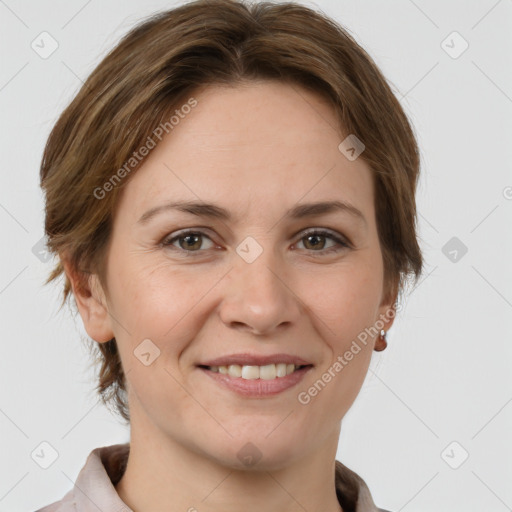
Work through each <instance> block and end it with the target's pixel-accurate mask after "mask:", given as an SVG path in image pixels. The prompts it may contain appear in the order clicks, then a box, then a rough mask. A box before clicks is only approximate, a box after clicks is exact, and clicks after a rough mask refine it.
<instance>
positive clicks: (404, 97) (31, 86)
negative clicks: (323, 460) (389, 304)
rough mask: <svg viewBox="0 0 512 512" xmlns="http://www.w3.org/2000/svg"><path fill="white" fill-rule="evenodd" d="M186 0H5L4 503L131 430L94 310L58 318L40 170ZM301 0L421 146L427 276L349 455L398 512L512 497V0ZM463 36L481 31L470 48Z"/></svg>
mask: <svg viewBox="0 0 512 512" xmlns="http://www.w3.org/2000/svg"><path fill="white" fill-rule="evenodd" d="M177 3H180V2H170V1H156V0H153V1H144V2H143V1H142V0H128V1H127V0H124V1H122V2H121V1H120V0H110V1H102V2H100V1H99V0H89V1H69V0H68V1H64V0H59V1H52V2H49V1H40V2H35V1H32V2H21V1H16V0H0V51H1V63H2V66H1V70H0V108H1V113H2V115H1V124H0V129H1V133H0V141H1V173H0V176H1V186H0V226H1V229H2V251H1V254H0V258H1V260H0V262H1V268H2V271H1V274H0V315H1V326H2V335H3V336H2V342H1V343H2V345H1V346H2V357H0V365H1V366H0V373H1V376H2V385H1V386H0V431H1V435H0V446H1V456H0V512H7V511H10V512H16V511H29V510H31V509H32V510H35V509H36V507H41V506H43V505H46V504H48V503H50V502H53V501H55V500H57V499H60V498H61V497H62V496H63V495H64V494H65V492H67V491H68V490H69V489H70V488H71V487H72V485H73V482H74V479H75V478H76V475H77V473H78V471H79V470H80V468H81V467H82V466H83V464H84V462H85V459H86V457H87V455H88V454H89V452H90V451H91V450H92V449H93V448H96V447H98V446H104V445H108V444H113V443H118V442H126V441H128V439H129V432H128V430H127V429H126V428H124V427H122V426H121V425H120V424H119V422H118V420H117V418H116V417H115V416H113V415H112V414H111V413H110V412H109V411H108V410H107V409H106V408H105V407H103V406H101V405H99V404H98V399H97V398H96V396H95V394H94V392H93V387H94V385H95V383H96V381H95V379H94V369H93V368H91V367H90V360H89V357H88V355H87V351H86V350H85V347H84V344H83V343H82V342H81V341H80V337H81V336H86V334H85V331H84V329H83V326H82V323H81V319H80V318H79V317H76V318H73V317H72V315H71V314H70V313H69V312H68V309H67V308H66V309H63V311H62V312H60V313H58V312H57V309H58V304H59V298H60V297H59V293H60V289H59V288H58V287H57V285H54V286H47V287H44V286H43V284H42V283H43V281H44V279H45V278H46V276H47V274H48V272H49V271H50V268H51V264H52V261H51V260H50V261H47V262H45V261H41V259H39V258H38V257H36V255H35V254H34V252H33V247H34V246H37V244H38V242H39V241H40V240H41V238H42V236H43V200H42V194H41V192H40V190H39V184H38V182H39V176H38V169H39V164H40V159H41V155H42V150H43V146H44V143H45V141H46V138H47V136H48V134H49V131H50V129H51V127H52V126H53V124H54V122H55V121H56V119H57V116H58V114H59V113H60V111H61V110H62V109H63V108H64V107H65V106H66V105H67V104H68V102H69V101H70V100H71V98H72V96H73V95H74V94H75V93H76V92H77V91H78V88H79V87H80V85H81V80H83V79H85V78H86V77H87V75H88V74H89V73H90V72H91V71H92V70H93V68H94V67H95V66H96V64H97V63H99V61H100V60H101V58H102V57H103V56H104V55H105V54H106V53H107V51H108V50H110V49H111V48H112V47H113V45H114V44H115V43H116V42H117V41H118V40H119V38H120V37H121V36H122V35H123V34H124V33H126V31H127V30H129V29H130V28H131V27H132V26H133V25H134V24H135V23H136V22H138V21H140V20H141V18H142V17H144V16H146V15H148V14H151V13H153V12H155V11H157V10H161V9H167V8H170V7H172V6H173V5H176V4H177ZM301 3H305V4H306V5H309V6H313V7H315V6H318V7H319V8H320V9H321V10H323V11H324V12H326V13H327V14H329V15H331V16H332V17H334V18H336V19H337V20H338V21H339V22H341V23H342V24H343V25H344V26H345V27H346V28H347V29H349V30H350V31H351V33H352V34H353V35H354V36H355V37H356V39H357V40H358V41H359V42H360V44H362V46H363V47H364V48H365V49H367V51H368V52H369V53H370V55H371V56H372V57H373V58H374V59H375V61H376V63H377V64H378V65H379V66H380V68H381V69H382V71H383V72H384V74H385V75H386V77H387V78H388V80H389V81H390V83H391V84H392V85H393V87H394V90H395V92H396V94H397V95H398V97H399V98H400V100H401V104H402V105H403V107H404V108H405V110H406V112H407V113H408V115H409V117H410V118H411V120H412V122H413V124H414V126H415V130H416V133H417V136H418V139H419V143H420V146H421V150H422V173H423V174H422V177H421V182H420V186H419V190H418V208H419V212H420V230H419V231H420V237H421V246H422V249H423V251H424V256H425V259H426V268H425V274H424V276H423V280H422V283H421V284H420V286H419V287H418V288H417V289H416V290H415V291H414V292H413V293H412V294H411V295H410V296H409V298H408V299H407V301H406V303H405V308H404V309H403V311H402V312H401V313H400V315H399V317H398V319H397V320H396V322H395V325H394V326H393V328H392V330H391V331H390V332H389V346H388V349H387V350H386V351H385V352H382V353H374V356H373V360H372V364H371V369H370V371H369V373H368V376H367V379H366V381H365V384H364V386H363V389H362V390H361V393H360V395H359V397H358V398H357V400H356V402H355V404H354V406H353V408H352V409H351V410H350V411H349V413H348V414H347V416H346V418H345V419H344V421H343V428H342V435H341V439H340V445H339V451H338V459H340V460H342V461H343V462H344V463H345V464H346V465H348V466H349V467H351V468H352V469H354V470H355V471H356V472H358V473H359V474H360V475H361V476H362V477H363V478H364V479H365V480H366V482H367V484H368V486H369V488H370V490H371V492H372V494H373V496H374V499H375V501H376V503H377V505H378V506H380V507H383V508H387V509H390V510H393V511H402V510H403V511H406V512H407V511H418V512H420V511H437V512H444V511H450V512H453V511H465V512H471V511H480V510H486V511H487V512H489V511H496V512H501V511H506V510H512V486H511V485H510V482H511V481H512V440H511V437H510V432H511V427H512V404H511V401H512V382H511V377H510V373H511V372H510V367H511V362H512V348H511V339H512V336H511V334H512V321H511V317H512V315H511V313H512V309H511V308H512V271H511V269H510V261H511V258H510V256H511V255H512V230H511V226H512V171H511V162H512V144H510V140H511V135H512V122H511V114H512V72H511V70H512V66H511V60H512V58H511V55H512V52H511V50H512V48H511V47H512V37H511V36H510V33H511V29H512V0H500V1H495V0H490V1H478V2H477V1H472V2H467V1H450V2H444V1H440V0H436V1H430V2H427V1H420V0H416V1H412V0H396V1H388V2H382V1H373V0H372V1H369V0H364V1H359V2H356V1H355V0H354V1H345V0H343V1H335V0H332V1H327V0H318V1H317V2H316V3H313V2H301ZM43 31H47V32H48V33H49V34H51V36H52V37H53V38H54V39H55V40H56V41H57V42H58V48H57V50H56V51H55V52H54V53H53V54H52V55H50V56H49V57H48V58H46V59H43V58H41V57H40V56H39V54H38V53H36V52H35V51H34V50H33V49H32V47H31V43H32V41H34V40H35V41H36V43H37V41H38V40H40V39H38V36H39V34H40V33H41V32H43ZM453 31H457V32H458V33H459V34H460V36H461V37H462V38H463V39H464V40H465V41H467V43H468V44H469V47H468V48H467V50H466V51H465V52H463V53H462V54H461V55H459V56H457V58H453V55H452V56H450V55H449V54H448V53H447V51H446V50H449V51H451V52H452V53H453V52H457V53H458V51H459V50H460V49H461V48H462V46H461V44H462V41H461V40H460V39H457V37H458V36H453V35H451V36H450V34H452V32H453ZM448 36H450V37H448ZM447 38H448V39H447ZM443 41H446V42H445V43H443ZM452 41H453V42H452ZM448 46H451V47H452V48H451V50H450V49H449V48H448ZM45 47H46V48H48V47H49V46H48V45H46V46H45ZM453 237H456V238H457V240H455V241H452V242H449V241H450V240H451V239H452V238H453ZM447 243H449V244H448V245H446V244H447ZM453 244H455V245H453ZM461 244H464V246H465V247H466V248H467V253H466V254H464V255H462V252H461V250H460V249H461V248H462V245H461ZM454 248H455V249H456V250H458V253H457V255H458V256H457V261H453V254H454V253H452V255H450V252H449V251H452V250H453V249H454ZM445 253H446V254H447V255H448V256H447V255H445ZM43 441H46V442H48V443H50V444H51V445H52V446H53V447H54V448H55V449H56V450H57V452H58V454H59V456H58V458H57V460H56V461H55V462H54V463H53V464H52V465H51V466H50V467H49V468H48V469H43V468H41V467H40V466H39V465H38V464H36V463H35V462H34V460H33V459H32V458H31V453H32V452H33V451H34V450H35V449H36V448H38V447H39V446H40V443H41V442H43ZM454 441H455V442H456V443H457V444H455V445H453V444H452V445H451V443H452V442H454ZM449 445H451V446H449ZM447 447H448V449H447ZM466 452H467V453H468V454H469V457H468V458H467V460H466V461H465V462H464V463H463V464H462V465H460V466H459V467H458V468H457V469H454V468H452V467H450V465H449V464H448V463H450V464H451V465H452V466H458V465H459V464H460V461H461V459H462V457H463V455H464V454H465V453H466Z"/></svg>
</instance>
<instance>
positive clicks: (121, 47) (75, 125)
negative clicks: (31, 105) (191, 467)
mask: <svg viewBox="0 0 512 512" xmlns="http://www.w3.org/2000/svg"><path fill="white" fill-rule="evenodd" d="M262 79H263V80H279V81H283V82H287V83H289V84H293V85H299V86H302V87H305V88H306V89H308V90H310V91H314V92H316V93H317V94H320V95H321V96H323V97H324V98H325V99H327V100H328V101H329V102H331V103H332V105H333V106H334V108H335V112H336V115H337V118H338V121H339V126H338V127H337V128H338V129H339V130H340V133H343V131H344V132H345V133H346V134H355V135H356V136H357V138H358V139H360V140H362V141H363V143H364V144H365V149H364V152H363V153H362V154H361V156H360V158H363V159H364V160H365V161H366V162H367V163H368V164H369V166H370V168H371V170H372V175H373V183H374V190H375V210H376V222H377V228H378V234H379V241H380V244H381V248H382V254H383V264H384V277H385V283H386V290H388V291H389V293H392V292H393V293H394V294H395V295H396V293H398V294H400V293H402V290H403V288H404V285H405V283H406V280H407V278H408V277H409V276H411V275H413V276H414V278H415V281H416V282H417V281H418V278H419V276H420V274H421V271H422V265H423V261H422V255H421V251H420V248H419V245H418V241H417V235H416V203H415V193H416V186H417V181H418V175H419V167H420V156H419V151H418V146H417V143H416V139H415V136H414V134H413V131H412V128H411V125H410V123H409V121H408V119H407V116H406V115H405V113H404V111H403V109H402V107H401V105H400V103H399V101H398V100H397V98H396V97H395V96H394V94H393V92H392V90H391V88H390V86H389V85H388V83H387V82H386V80H385V78H384V77H383V75H382V74H381V72H380V71H379V69H378V68H377V66H376V65H375V63H374V62H373V60H372V59H371V57H369V55H368V54H367V53H366V52H365V50H364V49H363V48H361V46H359V44H357V42H356V41H355V40H354V39H353V37H352V36H351V35H350V34H349V33H348V32H347V31H346V30H345V29H344V28H342V27H341V26H340V25H339V24H337V23H336V22H334V21H333V20H331V19H330V18H328V17H327V16H325V15H324V14H323V13H321V12H316V11H313V10H312V9H310V8H308V7H305V6H302V5H300V4H297V3H294V2H287V3H281V4H275V3H271V2H260V3H255V4H252V5H246V4H245V3H244V2H243V0H241V1H238V0H198V1H192V2H189V3H186V4H184V5H182V6H180V7H177V8H174V9H172V10H168V11H165V12H161V13H157V14H156V15H153V16H151V17H150V18H148V19H146V20H144V21H143V22H142V23H140V24H139V25H138V26H136V27H135V28H133V29H132V30H131V31H130V32H129V33H128V34H126V35H125V36H124V37H123V38H122V40H121V41H120V42H119V43H118V45H117V46H116V47H115V48H114V49H113V50H112V51H111V52H110V53H109V54H108V55H107V56H106V57H105V58H104V59H103V60H102V61H101V62H100V64H99V65H98V66H97V67H96V69H95V70H94V71H93V72H92V73H91V75H90V76H89V77H88V79H87V80H86V82H85V83H84V85H83V87H82V88H81V89H80V91H79V92H78V94H77V95H76V97H75V98H74V99H73V100H72V102H71V103H70V104H69V106H68V107H67V108H66V109H65V110H64V112H63V113H62V114H61V116H60V117H59V119H58V121H57V123H56V124H55V126H54V128H53V129H52V131H51V134H50V136H49V138H48V141H47V143H46V147H45V150H44V155H43V159H42V163H41V170H40V175H41V187H42V188H43V189H44V192H45V195H46V211H45V214H46V216H45V232H46V237H47V245H48V249H49V250H50V251H51V252H53V253H54V254H59V255H60V256H61V258H62V255H64V254H65V255H66V259H68V261H69V262H70V264H71V266H72V268H73V269H75V270H76V271H77V273H78V274H79V276H82V277H83V278H84V279H85V278H86V277H87V275H88V274H90V273H96V274H98V276H99V278H100V281H101V282H103V283H104V282H105V267H104V263H105V259H106V258H105V255H106V254H107V252H106V251H107V249H108V245H109V241H110V238H111V230H112V219H113V214H114V211H115V206H116V204H117V200H116V198H117V197H118V193H119V191H120V190H121V188H122V187H123V186H126V184H127V182H128V181H129V179H130V176H132V175H133V174H134V173H135V170H136V169H137V168H138V167H139V166H140V163H141V162H142V161H143V159H142V160H141V162H133V163H134V165H133V169H129V170H130V171H131V172H130V175H129V176H126V177H124V179H123V181H122V183H120V184H119V186H112V187H108V188H109V193H108V194H104V197H102V198H98V197H97V196H98V194H97V193H95V191H98V190H100V189H102V190H105V188H104V185H105V184H106V183H107V182H109V180H111V178H112V176H113V175H114V174H115V172H116V170H120V169H122V168H123V167H124V169H125V170H126V162H128V161H129V160H130V158H133V154H134V152H136V151H137V149H138V148H140V147H141V146H142V145H144V144H145V142H146V141H147V140H148V137H150V136H151V134H152V133H154V131H155V129H157V127H158V126H160V125H162V123H163V122H164V120H165V119H166V118H168V116H169V114H170V113H172V112H173V110H174V109H175V108H176V106H178V105H179V104H180V101H182V100H183V98H185V97H187V95H190V94H191V92H192V91H194V90H196V89H197V88H198V87H201V86H207V85H209V84H225V85H235V86H236V85H237V84H242V83H244V82H250V81H253V80H262ZM340 142H341V139H340ZM125 174H126V173H123V176H124V175H125ZM110 182H111V181H110ZM110 189H112V190H110ZM63 271H64V269H63V265H62V263H61V261H59V263H58V264H57V265H56V267H55V268H54V269H53V271H52V272H51V274H50V275H49V277H48V279H47V281H46V283H50V282H51V281H53V280H54V279H56V278H57V277H59V276H60V275H61V274H63ZM64 276H65V274H64ZM70 291H71V286H70V281H69V279H68V278H67V276H65V284H64V290H63V300H62V304H61V307H62V306H63V305H64V303H65V302H66V299H67V298H68V295H69V294H70ZM393 296H394V295H393ZM91 346H98V349H99V353H98V358H97V361H96V362H101V369H100V372H99V384H98V386H97V391H98V392H99V394H100V396H101V398H102V400H103V402H104V403H105V405H107V406H108V405H109V402H111V400H112V399H113V400H114V401H115V405H116V408H117V411H118V412H119V413H120V414H121V416H122V417H123V418H124V419H125V420H126V421H127V422H129V410H128V403H127V400H126V387H125V384H126V383H125V376H124V373H123V368H122V365H121V361H120V357H119V353H118V350H117V345H116V340H115V338H113V339H112V340H110V341H108V342H105V343H99V344H96V343H93V344H92V345H91Z"/></svg>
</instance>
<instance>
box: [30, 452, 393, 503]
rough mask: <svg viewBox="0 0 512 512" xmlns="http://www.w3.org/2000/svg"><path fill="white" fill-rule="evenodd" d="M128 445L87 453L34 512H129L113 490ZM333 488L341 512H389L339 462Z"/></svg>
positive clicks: (119, 476)
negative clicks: (63, 487)
mask: <svg viewBox="0 0 512 512" xmlns="http://www.w3.org/2000/svg"><path fill="white" fill-rule="evenodd" d="M129 452H130V444H129V443H125V444H114V445H110V446H102V447H99V448H95V449H94V450H92V451H91V453H90V454H89V456H88V457H87V460H86V462H85V465H84V466H83V467H82V469H81V470H80V472H79V473H78V476H77V479H76V481H75V485H74V486H73V488H72V489H71V490H70V491H69V492H68V493H67V494H65V495H64V497H63V498H62V499H61V500H59V501H56V502H54V503H51V504H50V505H46V506H45V507H43V508H41V509H39V510H38V511H37V512H98V511H102V512H132V510H131V509H130V507H128V505H126V503H124V502H123V501H122V500H121V498H120V497H119V494H118V493H117V491H116V489H115V487H114V486H115V485H116V484H117V483H118V482H119V480H120V479H121V477H122V476H123V473H124V471H125V469H126V464H127V462H128V454H129ZM335 466H336V467H335V484H336V495H337V497H338V501H339V503H340V505H341V506H342V508H343V512H389V511H386V510H384V509H380V508H377V507H376V506H375V503H374V502H373V499H372V496H371V494H370V491H369V489H368V487H367V485H366V483H365V482H364V480H363V479H362V478H361V477H360V476H359V475H358V474H357V473H355V472H354V471H352V470H350V469H349V468H348V467H347V466H345V465H344V464H342V463H341V462H339V461H336V464H335Z"/></svg>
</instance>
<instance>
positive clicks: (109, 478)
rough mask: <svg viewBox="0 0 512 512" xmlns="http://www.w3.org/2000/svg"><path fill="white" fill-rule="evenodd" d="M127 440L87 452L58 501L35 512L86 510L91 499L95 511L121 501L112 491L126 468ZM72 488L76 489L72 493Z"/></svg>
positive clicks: (119, 508) (119, 507) (122, 504)
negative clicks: (75, 476) (73, 483)
mask: <svg viewBox="0 0 512 512" xmlns="http://www.w3.org/2000/svg"><path fill="white" fill-rule="evenodd" d="M129 449H130V446H129V444H128V443H125V444H116V445H110V446H102V447H99V448H95V449H94V450H92V451H91V452H90V453H89V456H88V457H87V460H86V462H85V464H84V466H83V467H82V469H81V470H80V472H79V474H78V476H77V478H76V482H75V485H74V486H73V488H72V489H71V490H70V491H69V492H68V493H67V494H66V495H65V496H64V497H63V498H62V499H61V500H59V501H55V502H53V503H50V504H49V505H45V506H44V507H42V508H40V509H38V510H37V511H36V512H77V511H78V510H80V511H85V510H89V509H90V503H89V501H92V502H93V503H94V504H95V505H96V506H97V508H98V509H99V510H107V509H110V508H111V507H112V506H113V505H117V508H116V509H118V510H121V509H122V507H123V506H125V504H124V503H123V502H122V501H121V498H120V497H119V495H118V494H117V492H116V489H115V487H114V486H115V484H116V483H117V482H118V480H119V478H120V477H121V475H122V474H123V472H124V470H125V468H126V460H127V458H128V454H129ZM75 489H78V491H77V492H76V493H75Z"/></svg>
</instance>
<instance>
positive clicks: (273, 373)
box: [199, 363, 313, 380]
mask: <svg viewBox="0 0 512 512" xmlns="http://www.w3.org/2000/svg"><path fill="white" fill-rule="evenodd" d="M312 366H313V365H311V364H303V365H296V364H287V363H277V364H266V365H263V366H255V365H239V364H230V365H225V366H206V365H199V368H202V369H204V370H208V371H210V372H212V373H219V374H222V375H226V376H228V377H232V378H242V379H244V380H275V379H281V378H284V377H286V376H288V375H291V374H292V373H294V372H296V371H299V370H302V369H303V368H309V367H312Z"/></svg>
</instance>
